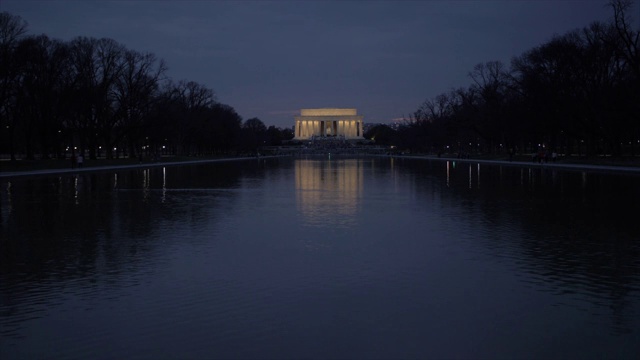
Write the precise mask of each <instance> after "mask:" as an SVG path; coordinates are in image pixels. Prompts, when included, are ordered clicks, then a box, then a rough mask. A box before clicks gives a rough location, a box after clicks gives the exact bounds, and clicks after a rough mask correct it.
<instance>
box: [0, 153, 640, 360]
mask: <svg viewBox="0 0 640 360" xmlns="http://www.w3.org/2000/svg"><path fill="white" fill-rule="evenodd" d="M639 180H640V178H639V177H637V176H630V175H619V174H616V175H613V174H591V173H582V172H577V171H574V172H563V171H553V170H549V169H541V168H531V169H529V168H520V167H500V166H489V165H482V166H480V165H478V164H468V163H466V164H464V163H458V164H454V163H453V162H437V161H436V162H430V161H425V160H409V159H389V158H361V159H340V158H338V159H335V158H334V159H331V160H327V159H290V158H282V159H261V160H255V161H248V162H247V161H245V162H227V163H212V164H207V165H194V166H182V167H180V166H177V167H167V168H161V167H160V168H150V169H140V170H127V171H116V172H104V173H90V174H79V175H77V176H67V175H64V176H58V177H37V178H20V179H15V180H12V181H7V180H6V179H4V180H0V186H1V192H0V358H1V359H3V360H7V359H24V358H56V359H59V358H60V359H61V358H90V359H101V358H104V359H111V358H128V359H135V358H148V359H172V358H176V359H192V358H193V359H195V358H203V359H210V358H435V359H440V358H464V359H478V358H480V359H484V358H491V359H498V358H507V359H513V358H545V359H546V358H565V359H566V358H570V359H588V358H592V359H604V358H609V359H611V358H613V359H637V358H638V354H640V216H639V214H640V201H638V200H640V181H639Z"/></svg>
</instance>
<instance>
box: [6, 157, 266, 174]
mask: <svg viewBox="0 0 640 360" xmlns="http://www.w3.org/2000/svg"><path fill="white" fill-rule="evenodd" d="M271 157H273V156H261V157H259V158H257V157H229V158H215V159H200V160H185V161H158V162H151V163H139V164H127V165H104V166H87V167H81V168H78V167H76V168H64V169H63V168H53V169H42V170H24V171H10V172H9V171H8V172H4V171H0V179H1V178H17V177H26V176H42V175H58V174H76V173H88V172H100V171H111V170H128V169H141V168H149V167H160V166H179V165H194V164H205V163H212V162H227V161H246V160H256V159H262V158H271Z"/></svg>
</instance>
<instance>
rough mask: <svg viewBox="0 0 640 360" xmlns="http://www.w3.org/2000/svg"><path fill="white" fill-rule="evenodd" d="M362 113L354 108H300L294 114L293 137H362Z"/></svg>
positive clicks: (299, 138) (301, 138)
mask: <svg viewBox="0 0 640 360" xmlns="http://www.w3.org/2000/svg"><path fill="white" fill-rule="evenodd" d="M362 118H363V117H362V115H358V113H357V111H356V109H302V110H300V116H296V117H295V119H296V128H295V139H296V140H308V139H311V138H313V137H317V136H319V137H328V136H338V137H344V139H346V140H350V139H362V138H363V134H362V133H363V131H362V129H363V128H362V124H363V122H362Z"/></svg>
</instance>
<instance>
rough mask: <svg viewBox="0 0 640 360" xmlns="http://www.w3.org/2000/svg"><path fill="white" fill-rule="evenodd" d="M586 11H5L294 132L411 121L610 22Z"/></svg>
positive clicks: (22, 1)
mask: <svg viewBox="0 0 640 360" xmlns="http://www.w3.org/2000/svg"><path fill="white" fill-rule="evenodd" d="M606 3H607V1H606V0H581V1H552V0H548V1H542V0H538V1H484V0H475V1H273V2H271V1H206V0H201V1H152V0H148V1H124V0H121V1H57V0H48V1H34V0H19V1H15V0H0V11H6V12H9V13H11V14H13V15H18V16H20V17H22V18H23V19H24V20H26V21H27V22H28V24H29V28H28V29H29V34H32V35H39V34H42V33H44V34H46V35H48V36H50V37H52V38H57V39H61V40H65V41H68V40H71V39H73V38H74V37H76V36H89V37H95V38H102V37H106V38H112V39H114V40H116V41H118V42H119V43H121V44H124V45H125V46H127V47H128V48H130V49H133V50H137V51H140V52H150V53H154V54H155V55H156V56H157V57H159V58H161V59H164V61H165V62H166V64H167V67H168V71H167V76H168V77H170V78H171V79H173V80H175V81H179V80H187V81H196V82H198V83H201V84H203V85H205V86H206V87H208V88H211V89H213V91H214V92H215V94H216V98H217V100H218V101H219V102H222V103H225V104H228V105H231V106H232V107H234V108H235V109H236V111H237V112H238V113H239V114H240V115H241V116H242V117H243V118H244V119H248V118H252V117H258V118H260V119H261V120H262V121H263V122H264V123H265V124H266V125H267V126H269V125H276V126H279V127H290V126H292V125H293V116H294V115H296V114H298V113H299V109H301V108H316V107H350V108H357V109H358V112H359V114H361V115H364V121H365V122H366V123H367V122H368V123H388V122H391V121H392V120H393V119H398V118H402V117H403V116H408V115H409V114H410V113H411V112H413V111H415V110H416V109H417V108H418V107H419V106H420V104H421V103H422V102H423V101H424V100H425V99H428V98H433V97H435V96H437V95H439V94H441V93H443V92H447V91H449V90H451V89H453V88H458V87H461V86H464V87H466V86H468V85H469V84H470V79H469V77H468V73H469V72H470V71H471V70H472V69H473V67H474V65H476V64H478V63H481V62H487V61H494V60H499V61H502V62H504V63H506V64H508V63H509V62H510V61H511V58H512V57H514V56H518V55H521V54H522V53H523V52H524V51H527V50H529V49H531V48H533V47H535V46H537V45H540V44H542V43H544V42H545V41H548V40H550V39H551V38H552V37H553V35H554V34H557V35H562V34H564V33H566V32H568V31H570V30H574V29H578V28H583V27H585V26H587V25H589V24H590V23H591V22H594V21H608V20H609V19H610V18H611V15H612V12H611V9H610V8H609V7H608V6H607V5H606Z"/></svg>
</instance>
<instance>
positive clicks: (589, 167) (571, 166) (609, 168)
mask: <svg viewBox="0 0 640 360" xmlns="http://www.w3.org/2000/svg"><path fill="white" fill-rule="evenodd" d="M366 156H373V157H389V158H400V159H414V160H429V161H451V162H458V163H474V164H487V165H500V166H511V167H526V168H536V169H556V170H567V171H583V172H601V173H627V174H640V166H624V165H601V164H577V163H563V162H562V161H559V162H547V163H544V162H543V163H536V162H532V161H521V160H515V161H509V160H497V159H473V158H468V159H459V158H457V157H437V156H435V155H366ZM279 157H282V156H281V155H273V156H260V157H255V156H250V157H249V156H247V157H228V158H213V159H199V160H184V161H159V162H151V163H138V164H126V165H124V164H123V165H102V166H88V167H83V168H51V169H40V170H22V171H7V172H4V171H0V179H7V178H17V177H27V176H46V175H58V174H76V173H88V172H100V171H113V170H127V169H140V168H150V167H160V166H179V165H195V164H206V163H214V162H228V161H247V160H256V159H269V158H279ZM286 157H289V155H286Z"/></svg>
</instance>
